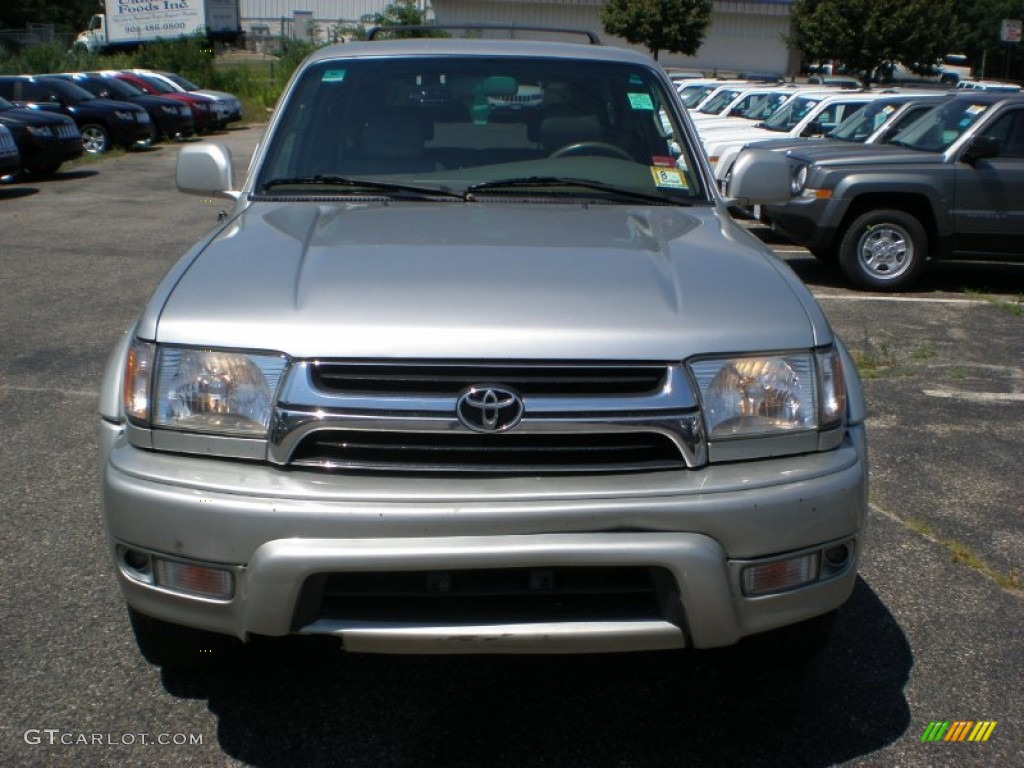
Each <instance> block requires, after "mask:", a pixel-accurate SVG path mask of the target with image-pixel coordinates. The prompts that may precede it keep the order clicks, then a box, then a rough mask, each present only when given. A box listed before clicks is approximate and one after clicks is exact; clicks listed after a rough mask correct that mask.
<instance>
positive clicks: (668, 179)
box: [651, 166, 686, 189]
mask: <svg viewBox="0 0 1024 768" xmlns="http://www.w3.org/2000/svg"><path fill="white" fill-rule="evenodd" d="M651 176H653V177H654V186H656V187H671V188H672V189H686V179H685V178H683V174H682V173H680V172H679V171H678V170H677V169H675V168H659V167H657V166H651Z"/></svg>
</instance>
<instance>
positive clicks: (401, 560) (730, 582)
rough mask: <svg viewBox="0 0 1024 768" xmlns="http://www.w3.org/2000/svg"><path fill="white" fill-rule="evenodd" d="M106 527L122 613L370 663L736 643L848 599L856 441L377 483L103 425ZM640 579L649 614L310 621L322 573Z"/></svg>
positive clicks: (857, 518) (858, 484)
mask: <svg viewBox="0 0 1024 768" xmlns="http://www.w3.org/2000/svg"><path fill="white" fill-rule="evenodd" d="M101 446H102V447H103V455H108V457H109V458H108V459H107V460H106V462H105V464H104V468H103V472H104V478H103V489H104V497H103V502H104V517H105V524H106V529H107V533H108V535H109V538H110V545H111V548H112V551H113V553H114V559H115V562H116V564H117V573H118V578H119V582H120V585H121V587H122V590H123V592H124V594H125V597H126V599H127V601H128V603H129V604H130V605H131V606H132V607H133V608H135V609H136V610H138V611H140V612H142V613H144V614H148V615H151V616H154V617H156V618H160V619H164V620H166V621H170V622H172V623H178V624H183V625H188V626H194V627H199V628H202V629H207V630H211V631H216V632H221V633H225V634H231V635H235V636H237V637H240V638H243V639H245V638H246V637H247V636H248V635H250V634H261V635H272V636H276V635H285V634H290V633H300V634H330V635H336V636H338V637H340V638H341V640H342V642H343V645H344V647H346V648H347V649H349V650H360V651H377V652H433V653H445V652H457V653H467V652H503V653H514V652H525V653H536V652H603V651H623V650H653V649H664V648H678V647H686V646H690V647H695V648H708V647H716V646H725V645H731V644H733V643H735V642H737V641H738V640H739V639H740V638H741V637H743V636H746V635H750V634H755V633H757V632H762V631H766V630H769V629H772V628H775V627H779V626H783V625H787V624H792V623H796V622H799V621H802V620H804V619H809V618H812V617H814V616H816V615H820V614H822V613H826V612H828V611H830V610H832V609H834V608H836V607H838V606H839V605H841V604H842V603H843V602H844V601H845V600H846V599H847V597H848V596H849V594H850V592H851V590H852V588H853V584H854V580H855V578H856V558H857V551H858V549H859V541H858V536H859V534H860V532H861V529H862V527H863V523H864V516H865V510H866V505H867V480H866V478H867V465H866V448H865V440H864V433H863V428H862V427H860V426H858V427H853V428H851V430H850V433H849V435H848V437H847V439H846V440H845V441H844V443H843V444H842V445H841V446H840V447H839V448H838V449H837V450H834V451H829V452H825V453H819V454H813V455H807V456H801V457H788V458H786V459H778V460H766V461H761V462H750V463H743V464H732V465H721V466H713V467H708V468H705V469H704V470H700V471H684V472H662V473H651V474H646V475H634V476H622V475H619V476H605V477H590V478H586V479H581V478H542V479H538V478H505V479H494V478H491V479H482V478H474V479H443V478H435V479H429V480H423V479H416V480H406V479H403V478H389V479H387V480H386V481H382V480H381V478H379V477H372V476H362V477H358V476H338V475H330V474H324V473H314V472H303V471H287V470H280V469H274V468H271V467H269V466H266V465H263V464H244V463H239V462H231V461H223V460H205V459H202V458H200V457H194V456H190V457H184V456H176V455H169V454H160V453H150V452H147V451H143V450H140V449H137V448H134V447H132V446H130V445H128V444H127V442H126V441H125V440H124V439H123V436H122V435H121V434H120V427H119V426H117V425H115V424H110V423H107V422H103V423H102V427H101ZM836 543H846V544H848V545H849V546H850V547H851V552H852V555H851V557H850V559H849V561H848V562H847V563H846V564H845V565H844V567H843V568H841V569H839V570H836V571H835V572H834V573H831V574H829V575H828V577H827V578H824V577H823V578H821V579H820V580H817V581H814V582H813V583H809V584H807V585H805V586H801V587H798V588H795V589H791V590H789V591H785V592H781V593H776V594H769V595H763V596H758V597H747V596H745V595H744V593H743V588H742V586H741V573H742V570H743V568H744V567H745V566H746V565H747V564H749V563H750V562H751V561H755V562H756V561H759V560H761V559H768V560H771V559H775V558H778V557H780V556H784V555H788V554H792V553H800V552H805V551H811V550H821V549H823V548H827V547H829V546H832V545H834V544H836ZM125 548H129V549H135V550H137V551H141V552H145V553H154V554H157V555H163V556H166V557H167V558H169V559H174V560H179V561H181V562H188V563H193V562H194V563H202V564H213V565H216V566H220V567H222V568H223V569H224V570H226V571H228V572H230V573H231V574H232V577H233V579H234V590H233V592H232V594H231V596H230V597H228V598H226V599H210V598H202V597H196V596H188V595H186V594H182V593H179V592H173V591H171V590H169V589H166V588H163V587H160V586H154V585H153V584H150V583H144V582H143V581H140V580H139V579H138V578H136V577H134V576H133V573H132V571H131V568H129V567H126V565H125V563H124V559H123V551H124V549H125ZM560 568H563V569H564V568H611V569H616V568H627V569H628V568H641V569H654V570H657V571H658V572H659V573H665V574H669V575H670V578H666V579H664V581H665V584H664V587H665V588H664V589H663V590H660V591H659V593H658V594H659V597H658V601H659V610H658V611H656V612H655V613H654V614H652V615H622V616H608V615H600V616H595V617H594V618H590V617H587V616H582V617H581V616H579V615H575V616H573V617H571V619H567V620H551V619H544V620H529V619H519V620H516V621H495V620H494V619H493V617H491V618H489V619H487V620H477V619H475V618H474V617H473V616H465V617H463V618H462V619H460V620H457V621H454V620H452V619H451V618H450V617H448V618H445V619H444V620H441V621H431V620H430V617H429V616H420V617H418V618H416V619H412V620H411V619H409V618H408V617H404V616H396V617H391V618H389V617H387V616H383V617H381V616H377V617H376V618H374V619H372V620H367V619H366V618H365V617H346V616H345V615H339V614H337V613H332V614H328V613H321V612H319V609H318V608H317V607H316V606H313V607H312V608H311V606H310V605H309V599H310V594H311V592H310V585H311V584H313V583H316V582H317V581H318V580H321V581H322V580H323V579H326V578H329V577H330V575H332V574H351V573H375V574H395V573H409V572H413V573H420V572H422V573H426V574H432V573H442V574H443V573H451V572H456V573H458V572H464V571H474V570H487V571H493V570H494V569H541V571H542V572H543V569H560Z"/></svg>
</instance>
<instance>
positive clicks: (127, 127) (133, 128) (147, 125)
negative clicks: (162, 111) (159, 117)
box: [110, 119, 153, 148]
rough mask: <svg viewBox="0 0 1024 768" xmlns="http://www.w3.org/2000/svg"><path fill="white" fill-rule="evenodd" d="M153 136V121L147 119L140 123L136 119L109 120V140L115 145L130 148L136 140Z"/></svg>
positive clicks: (143, 139) (144, 139)
mask: <svg viewBox="0 0 1024 768" xmlns="http://www.w3.org/2000/svg"><path fill="white" fill-rule="evenodd" d="M152 136H153V123H152V122H151V121H149V120H147V121H146V122H144V123H140V122H138V121H137V120H118V119H114V120H111V121H110V141H111V143H113V144H114V145H115V146H118V147H125V148H131V147H133V146H135V144H136V142H139V141H146V140H147V139H150V138H152Z"/></svg>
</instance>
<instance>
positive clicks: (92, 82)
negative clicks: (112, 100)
mask: <svg viewBox="0 0 1024 768" xmlns="http://www.w3.org/2000/svg"><path fill="white" fill-rule="evenodd" d="M79 85H81V86H82V87H83V88H85V89H86V90H89V91H92V92H93V93H101V92H103V91H109V92H110V93H111V94H113V95H115V96H118V97H120V98H126V99H131V98H133V97H135V96H141V95H142V94H144V93H145V91H143V90H142V89H141V88H136V87H135V86H134V85H132V84H131V83H126V82H125V81H124V80H118V79H117V78H116V77H90V78H88V79H86V80H83V81H82V82H80V83H79ZM94 89H95V90H94Z"/></svg>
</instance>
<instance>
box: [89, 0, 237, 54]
mask: <svg viewBox="0 0 1024 768" xmlns="http://www.w3.org/2000/svg"><path fill="white" fill-rule="evenodd" d="M105 10H106V12H105V13H98V14H96V15H94V16H93V17H92V19H90V21H89V28H88V29H87V30H85V31H84V32H82V33H80V34H79V35H78V38H77V40H76V41H75V44H76V45H79V46H82V47H84V48H87V49H88V50H90V51H104V50H109V49H112V48H122V47H131V46H136V45H139V44H140V43H148V42H152V41H154V40H157V39H159V38H164V39H168V38H175V37H187V36H189V35H194V34H197V33H199V32H202V31H205V32H206V34H207V35H208V36H209V37H210V38H211V39H218V40H227V41H233V40H235V39H236V38H237V37H238V36H239V34H240V32H241V27H240V25H239V12H238V0H106V7H105Z"/></svg>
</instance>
